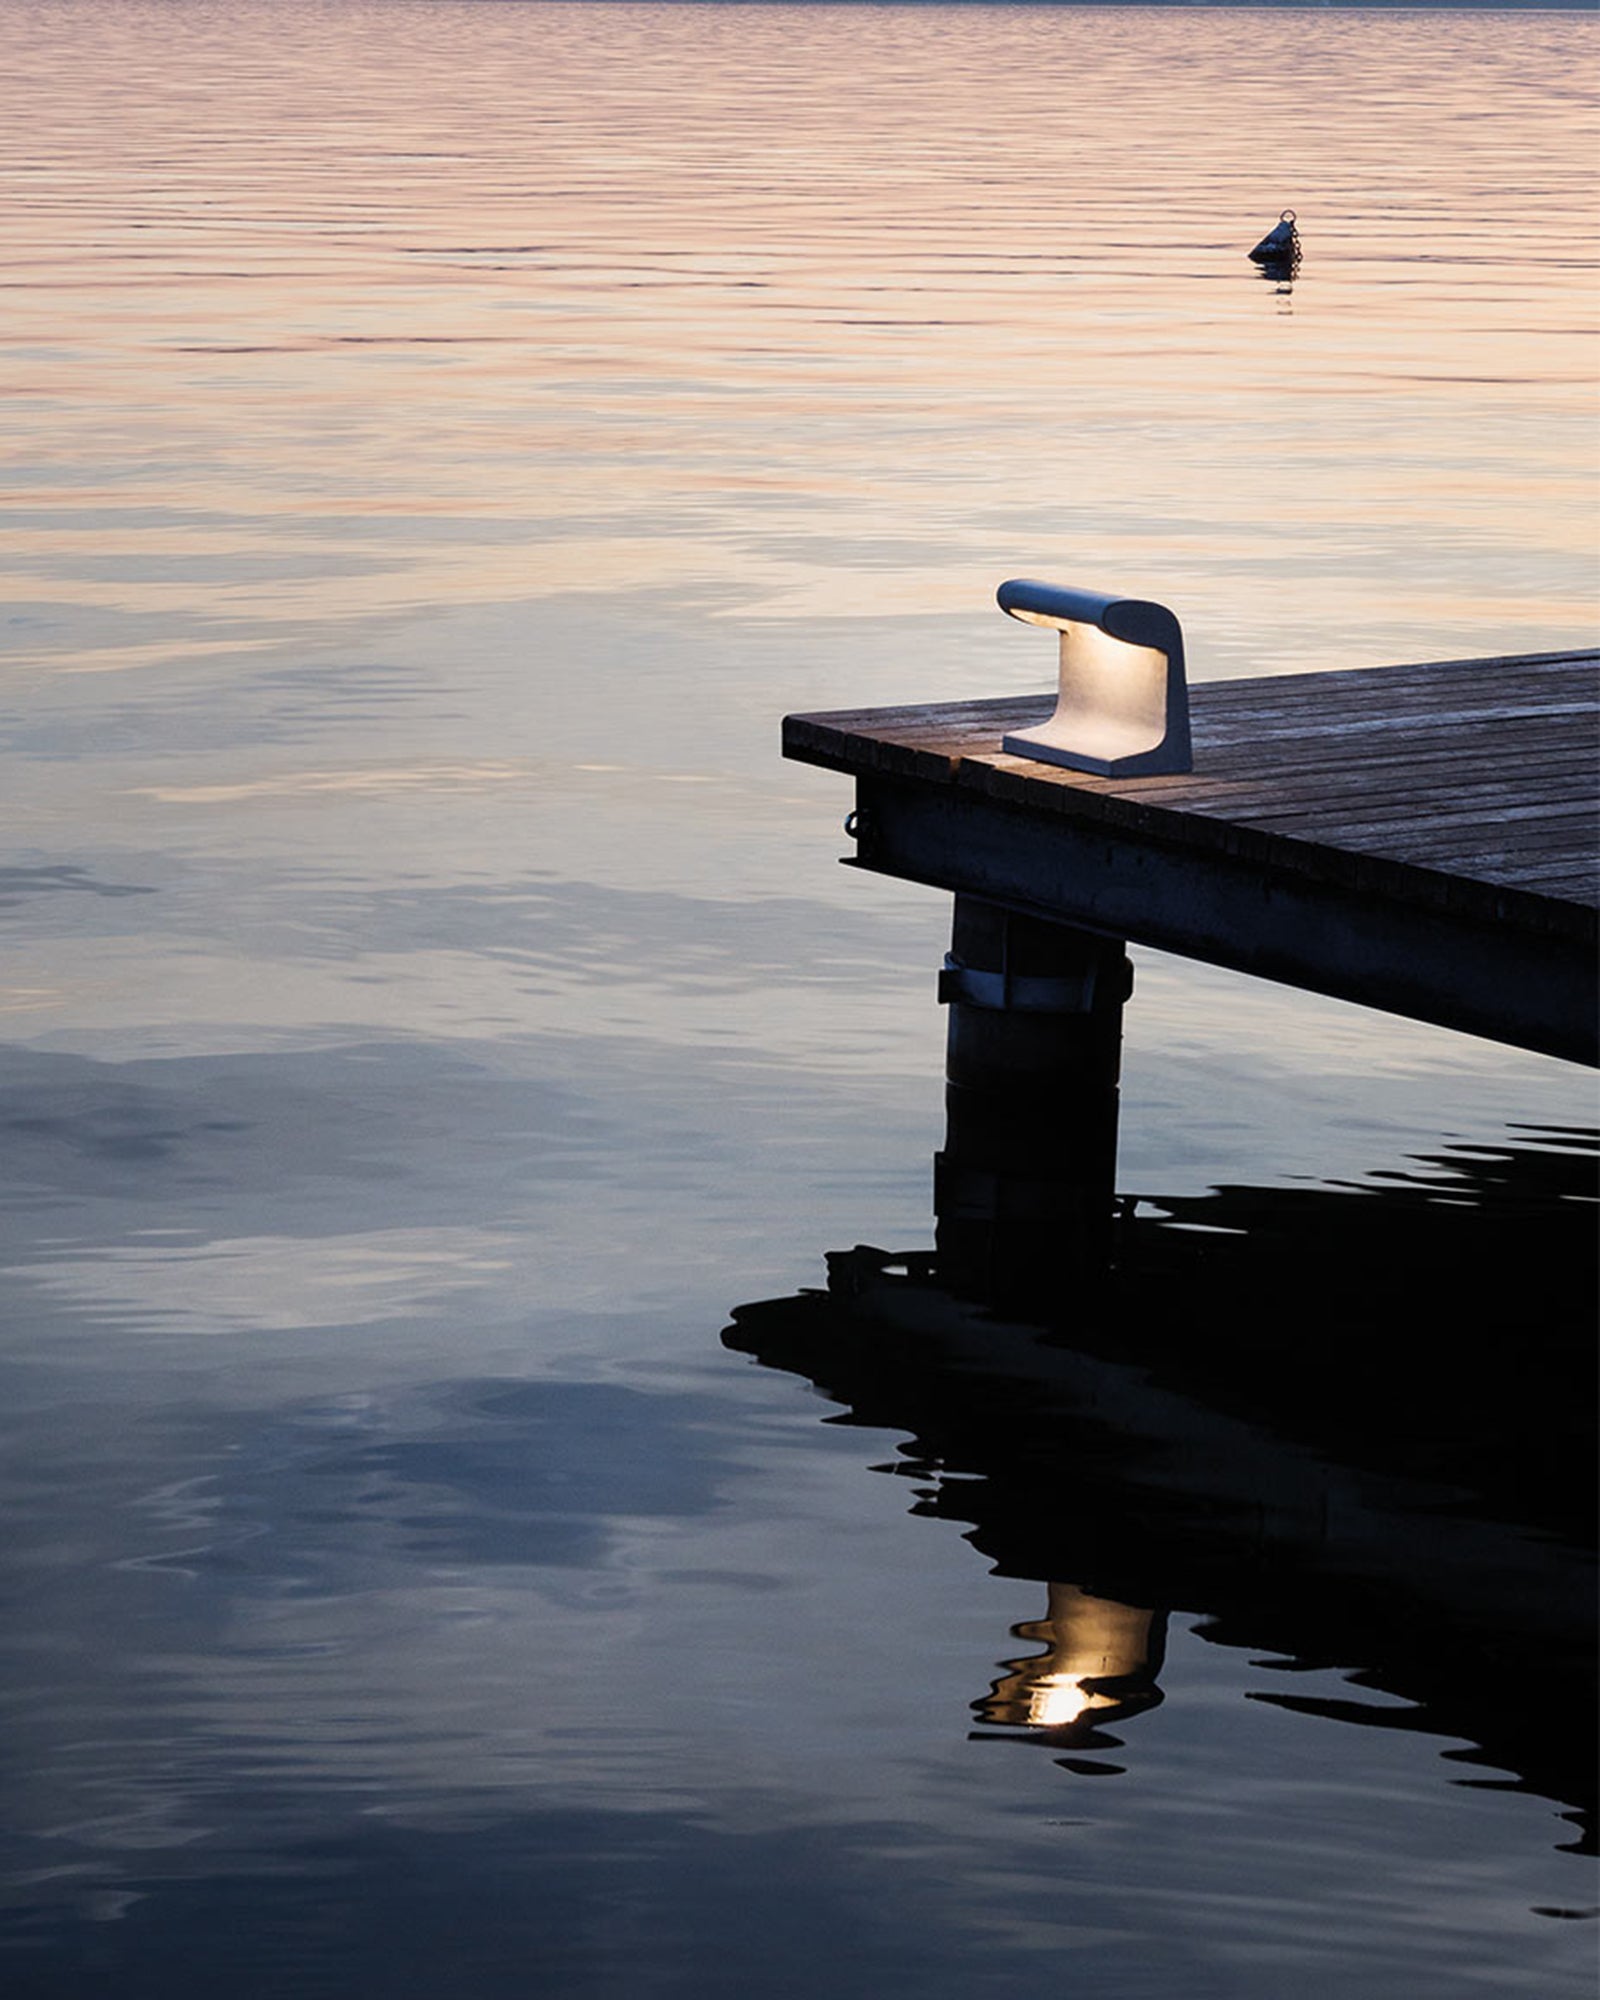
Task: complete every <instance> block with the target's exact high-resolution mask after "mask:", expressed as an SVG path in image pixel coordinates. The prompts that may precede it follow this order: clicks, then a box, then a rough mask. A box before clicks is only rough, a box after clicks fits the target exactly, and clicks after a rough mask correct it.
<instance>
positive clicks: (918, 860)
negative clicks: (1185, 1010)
mask: <svg viewBox="0 0 1600 2000" xmlns="http://www.w3.org/2000/svg"><path fill="white" fill-rule="evenodd" d="M1190 695H1191V716H1192V727H1193V734H1194V744H1195V768H1194V770H1193V771H1192V772H1186V773H1182V774H1173V775H1169V776H1162V777H1155V778H1144V779H1111V778H1098V777H1093V776H1090V775H1088V774H1084V773H1079V772H1072V771H1065V770H1062V769H1060V768H1059V767H1057V766H1053V765H1045V764H1039V763H1036V762H1034V761H1033V760H1032V759H1030V758H1025V757H1017V756H1013V755H1011V754H1009V753H1007V752H1005V751H1004V750H1002V749H1001V747H1000V744H1001V739H1002V737H1003V736H1004V735H1005V734H1006V733H1008V732H1010V731H1012V730H1016V729H1019V728H1026V727H1028V726H1030V725H1031V724H1033V723H1036V722H1039V721H1042V720H1044V719H1045V717H1047V716H1048V715H1049V713H1050V712H1051V709H1052V706H1053V700H1052V698H1051V697H1050V696H1039V695H1022V696H1008V697H1003V698H1000V699H996V700H989V701H982V700H967V701H959V702H945V703H937V704H927V705H923V706H919V707H914V708H895V709H857V710H851V711H843V712H839V713H834V714H827V715H811V716H793V717H790V718H789V719H788V720H787V722H786V723H785V738H784V741H785V752H786V754H787V755H789V756H791V757H797V758H799V759H801V760H802V761H805V762H809V763H814V764H819V765H822V766H824V767H825V768H831V769H834V770H839V771H843V772H847V773H850V774H852V775H854V776H855V777H856V779H857V781H858V791H859V801H860V803H861V804H862V805H863V807H866V808H870V810H871V811H872V813H873V814H875V815H876V816H877V817H878V818H879V819H882V818H883V816H884V815H885V814H886V813H887V814H888V815H889V817H890V818H891V819H893V821H894V824H895V828H896V829H897V832H898V833H903V834H904V835H905V837H906V838H907V839H908V840H912V841H913V846H912V848H908V849H906V850H905V851H901V850H900V849H897V848H896V846H895V842H894V840H893V839H890V840H888V841H887V842H880V845H879V849H878V853H877V857H876V858H874V856H873V854H872V853H870V852H869V853H865V854H863V856H862V857H861V858H862V862H863V865H865V866H868V867H882V868H883V869H884V871H885V872H889V873H907V874H910V875H912V876H913V878H914V879H918V880H933V881H942V879H943V878H941V877H940V876H939V875H938V873H937V872H936V870H937V868H938V867H940V866H942V867H944V868H945V870H946V872H947V873H948V875H949V880H948V882H947V883H945V884H944V885H945V886H950V887H954V888H957V889H958V890H960V889H962V888H965V889H966V890H967V891H968V892H972V893H993V894H996V895H999V894H1000V891H1001V890H1002V889H1004V888H1005V887H1006V885H1009V886H1010V892H1011V895H1012V898H1013V900H1014V901H1015V902H1016V904H1017V906H1018V907H1029V908H1033V909H1035V910H1038V911H1041V912H1042V913H1044V914H1047V915H1049V914H1055V915H1057V916H1059V917H1060V919H1061V920H1062V921H1077V922H1085V923H1088V924H1089V926H1090V927H1091V928H1095V927H1097V924H1099V925H1100V926H1101V927H1103V923H1104V922H1110V921H1113V920H1114V921H1115V922H1116V923H1117V924H1120V925H1124V926H1126V934H1127V935H1129V936H1133V937H1138V936H1140V935H1141V934H1144V935H1146V939H1147V941H1150V942H1162V941H1166V942H1167V943H1168V944H1169V946H1171V947H1172V948H1177V949H1186V950H1189V951H1191V952H1192V954H1193V955H1195V956H1198V957H1206V956H1209V957H1211V958H1213V959H1214V960H1215V961H1216V962H1218V963H1232V964H1246V965H1253V964H1254V963H1255V962H1256V961H1257V960H1260V961H1261V962H1262V967H1263V969H1265V967H1266V965H1267V963H1268V962H1270V963H1271V964H1272V965H1274V966H1279V967H1280V968H1281V967H1283V966H1287V967H1289V968H1290V969H1289V970H1288V971H1284V970H1282V969H1279V970H1277V971H1274V972H1273V973H1272V974H1271V976H1275V977H1291V978H1295V979H1297V981H1298V983H1301V984H1315V985H1318V986H1319V987H1320V990H1324V991H1330V992H1339V991H1344V992H1349V993H1352V994H1353V996H1354V997H1361V998H1367V999H1369V1000H1371V1002H1372V1004H1379V1005H1381V1004H1386V1003H1385V1002H1384V1000H1383V999H1382V998H1376V999H1373V998H1372V994H1371V992H1370V991H1369V989H1370V988H1371V987H1372V986H1373V984H1374V980H1377V983H1378V984H1380V985H1381V979H1380V978H1379V977H1378V975H1377V974H1374V975H1373V977H1372V978H1366V977H1365V975H1363V976H1361V977H1356V976H1355V975H1351V974H1348V973H1347V972H1346V971H1345V970H1344V969H1342V968H1341V967H1340V966H1338V965H1337V964H1336V963H1334V960H1333V956H1332V951H1333V947H1332V946H1331V945H1327V946H1323V945H1319V944H1318V943H1317V940H1316V934H1315V926H1314V925H1312V926H1311V927H1310V928H1309V929H1307V930H1306V932H1305V937H1304V939H1303V941H1302V943H1301V944H1299V945H1296V946H1295V947H1294V948H1293V949H1292V950H1291V949H1289V948H1288V947H1287V946H1286V947H1284V948H1283V949H1282V950H1279V949H1277V948H1276V947H1273V946H1271V945H1270V944H1267V943H1264V942H1263V941H1261V940H1253V939H1251V938H1250V937H1249V936H1247V935H1245V934H1244V932H1243V931H1241V930H1239V928H1238V927H1239V925H1240V924H1241V923H1243V922H1244V921H1245V920H1244V918H1243V917H1242V915H1241V914H1240V913H1241V911H1243V909H1244V908H1245V906H1246V904H1248V902H1249V899H1250V894H1251V886H1252V884H1259V885H1262V887H1263V888H1264V890H1265V891H1267V892H1270V893H1271V894H1276V895H1278V896H1280V897H1282V896H1293V897H1296V898H1300V899H1302V900H1305V901H1307V907H1308V908H1309V907H1310V905H1311V904H1317V905H1318V907H1322V906H1324V905H1325V906H1327V907H1328V908H1332V907H1333V906H1334V905H1335V904H1336V905H1337V907H1338V913H1339V914H1338V926H1337V928H1338V930H1339V936H1340V938H1341V939H1342V944H1341V945H1340V947H1339V948H1340V949H1342V950H1346V951H1354V952H1357V953H1359V951H1360V950H1361V947H1362V943H1363V937H1364V936H1365V935H1366V934H1367V933H1370V939H1369V941H1372V942H1373V949H1374V952H1375V953H1376V958H1375V961H1374V962H1375V963H1376V962H1377V960H1378V959H1382V960H1384V961H1385V963H1388V964H1390V968H1391V970H1390V973H1389V974H1388V975H1386V976H1388V977H1390V979H1391V982H1392V983H1393V984H1394V985H1395V990H1396V995H1397V997H1396V999H1395V1001H1394V1005H1395V1010H1396V1011H1400V1012H1412V1013H1418V1014H1420V1015H1421V1016H1422V1018H1440V1019H1449V1018H1451V1017H1450V1007H1449V1004H1448V1000H1447V997H1446V996H1443V995H1442V993H1440V992H1433V993H1432V996H1431V997H1429V998H1419V995H1418V993H1417V992H1416V991H1412V990H1410V986H1414V985H1415V984H1416V983H1417V982H1416V981H1415V980H1412V979H1411V974H1410V973H1409V972H1408V971H1407V970H1406V968H1405V965H1404V959H1405V949H1404V943H1403V934H1404V926H1405V925H1407V924H1409V925H1411V926H1412V928H1413V929H1417V927H1419V926H1421V927H1426V926H1427V925H1429V924H1434V923H1442V924H1444V925H1445V926H1446V927H1447V928H1450V927H1454V928H1453V930H1452V937H1453V938H1454V939H1455V942H1454V943H1453V944H1452V945H1451V947H1450V950H1451V951H1452V952H1454V953H1455V954H1456V957H1455V959H1454V960H1453V961H1452V962H1453V963H1455V964H1456V965H1457V975H1456V976H1458V977H1459V979H1460V981H1461V982H1462V984H1463V986H1474V987H1476V986H1481V987H1482V992H1481V993H1479V994H1478V997H1477V998H1475V999H1471V1000H1470V1001H1464V1002H1463V1005H1464V1007H1465V1011H1466V1015H1467V1016H1468V1017H1470V1018H1468V1019H1467V1021H1466V1024H1467V1025H1470V1026H1472V1027H1473V1028H1474V1031H1475V1032H1491V1033H1492V1032H1494V1029H1493V1027H1492V1026H1489V1027H1486V1026H1484V1025H1483V1021H1484V1020H1485V1019H1486V1018H1487V1010H1488V1006H1489V996H1490V995H1491V994H1492V990H1493V981H1492V980H1490V981H1488V982H1487V983H1485V982H1484V981H1481V980H1479V979H1478V976H1477V972H1476V970H1475V969H1473V967H1472V965H1471V949H1472V948H1476V949H1478V950H1480V951H1481V952H1483V953H1487V954H1488V955H1489V956H1490V957H1491V958H1493V957H1494V956H1495V954H1497V953H1498V954H1499V955H1500V956H1501V957H1502V958H1506V960H1507V963H1508V964H1509V962H1510V958H1511V957H1515V955H1516V952H1518V951H1521V952H1524V954H1525V955H1526V953H1529V952H1531V953H1533V954H1534V958H1537V957H1538V954H1539V953H1546V954H1547V955H1548V953H1549V952H1555V953H1556V955H1557V959H1558V960H1559V964H1557V963H1556V961H1551V962H1550V963H1549V964H1546V963H1545V960H1543V959H1540V960H1539V961H1538V962H1539V966H1540V968H1542V969H1541V970H1539V971H1538V972H1537V973H1536V972H1535V971H1534V970H1533V966H1534V959H1533V958H1530V959H1528V960H1527V963H1526V965H1524V967H1523V974H1522V975H1520V976H1526V977H1529V978H1532V977H1539V978H1546V979H1554V980H1556V981H1557V983H1558V984H1559V983H1561V982H1565V984H1564V986H1563V991H1564V992H1565V994H1566V996H1567V997H1566V1000H1565V1001H1563V1002H1562V1004H1563V1005H1564V1006H1566V1007H1567V1008H1568V1010H1569V1012H1571V1011H1572V1010H1573V1009H1577V1010H1578V1011H1579V1012H1581V1011H1582V997H1583V995H1584V994H1585V993H1587V994H1588V996H1589V999H1590V1003H1591V1005H1592V1000H1593V993H1594V970H1593V954H1594V952H1595V950H1596V923H1595V911H1596V907H1597V906H1600V652H1595V651H1591V650H1587V649H1579V650H1567V651H1563V652H1558V653H1546V654H1529V655H1525V656H1516V655H1497V656H1494V657H1491V658H1487V659H1478V660H1468V661H1439V662H1427V663H1423V664H1421V665H1412V666H1398V667H1384V668H1361V669H1355V670H1351V671H1340V672H1330V673H1320V674H1285V675H1273V676H1266V677H1262V678H1259V679H1254V680H1238V681H1222V682H1209V683H1201V684H1199V685H1196V686H1194V687H1193V688H1191V690H1190ZM941 800H942V801H943V802H944V803H943V804H941V803H940V801H941ZM958 827H959V828H960V829H961V835H960V837H961V838H962V839H965V840H967V841H968V842H969V843H971V846H972V854H973V855H974V856H976V855H979V854H980V853H981V861H980V860H979V859H974V858H972V857H971V856H969V855H967V854H965V853H964V852H963V851H962V850H961V848H960V847H959V845H958V844H956V832H957V829H958ZM916 842H921V843H922V847H917V846H916V845H915V843H916ZM924 850H926V851H924ZM935 850H937V851H938V853H939V854H941V855H943V857H944V859H943V860H942V861H936V860H935V859H934V858H932V857H933V855H934V851H935ZM1013 850H1016V851H1015V852H1014V851H1013ZM1134 860H1137V861H1138V863H1139V865H1140V866H1142V867H1143V868H1144V869H1145V870H1146V872H1147V873H1148V874H1149V876H1150V879H1151V880H1152V881H1155V880H1156V879H1157V878H1158V877H1159V878H1160V879H1161V880H1162V881H1163V882H1164V883H1166V887H1165V888H1164V889H1163V890H1162V891H1161V896H1166V898H1167V901H1166V903H1165V904H1163V905H1162V907H1161V908H1160V909H1157V908H1156V907H1155V906H1156V904H1157V903H1159V902H1160V901H1161V896H1158V895H1155V893H1154V892H1152V898H1153V900H1152V904H1151V909H1150V912H1149V913H1148V922H1147V923H1146V924H1145V930H1144V932H1143V933H1141V929H1140V924H1141V921H1143V920H1142V919H1141V914H1140V905H1139V898H1138V890H1137V869H1134V870H1133V873H1132V874H1130V873H1129V869H1130V866H1131V864H1132V862H1133V861H1134ZM985 871H987V872H985ZM1169 875H1170V877H1171V880H1170V881H1168V879H1167V878H1168V876H1169ZM980 876H982V877H983V881H982V882H980V881H979V880H978V878H979V877H980ZM983 882H987V884H988V888H987V889H985V888H984V886H983ZM1101 891H1103V892H1104V897H1103V900H1104V908H1103V909H1102V908H1101V907H1100V905H1099V904H1098V903H1097V901H1096V898H1097V896H1099V895H1100V894H1101ZM1184 895H1187V896H1189V897H1190V899H1191V900H1192V901H1195V902H1196V907H1197V908H1198V907H1199V905H1200V904H1201V903H1203V902H1204V901H1205V898H1206V897H1207V896H1213V895H1214V896H1215V897H1216V898H1219V899H1220V901H1219V902H1218V911H1219V913H1220V912H1221V911H1222V909H1223V906H1224V905H1226V908H1227V911H1228V912H1229V914H1227V915H1226V916H1224V915H1222V914H1218V915H1217V917H1216V919H1215V920H1216V922H1217V923H1219V924H1221V925H1222V926H1223V929H1224V931H1227V929H1228V926H1229V925H1232V926H1233V927H1234V929H1233V931H1230V932H1228V934H1227V935H1220V934H1219V935H1218V936H1217V937H1215V938H1212V937H1210V936H1209V935H1208V934H1207V933H1206V932H1205V931H1204V929H1203V928H1200V927H1197V925H1196V924H1193V923H1191V922H1190V920H1189V917H1188V916H1187V915H1186V914H1185V912H1184V909H1183V908H1182V897H1183V896H1184ZM1001 899H1003V897H1002V898H1001ZM1319 899H1320V900H1319ZM1097 912H1098V914H1097ZM1363 924H1365V926H1366V932H1365V933H1364V932H1363ZM1397 925H1399V926H1400V927H1401V928H1400V930H1399V931H1396V929H1395V927H1396V926H1397ZM1457 933H1459V935H1457ZM1329 935H1330V937H1331V936H1332V932H1330V934H1329ZM1441 936H1442V933H1441ZM1469 937H1470V938H1472V939H1475V940H1476V945H1475V947H1472V948H1469V946H1468V945H1467V943H1465V942H1464V941H1465V940H1467V939H1468V938H1469ZM1174 939H1179V940H1181V941H1180V942H1178V943H1176V944H1174V943H1173V940H1174ZM1378 940H1382V942H1381V948H1380V946H1379V944H1378V943H1377V942H1376V941H1378ZM1513 947H1514V949H1513ZM1433 948H1434V947H1433V946H1431V945H1430V947H1429V949H1430V950H1432V949H1433ZM1438 952H1439V953H1440V954H1443V955H1442V956H1439V967H1442V966H1443V965H1444V963H1445V959H1446V958H1448V957H1449V953H1447V952H1445V951H1444V947H1443V946H1442V944H1441V945H1439V946H1438ZM1296 954H1298V956H1297V955H1296ZM1508 954H1509V956H1508ZM1562 954H1565V956H1562ZM1585 954H1587V956H1585ZM1319 955H1320V956H1319ZM1439 977H1443V974H1442V972H1440V971H1439V969H1438V967H1436V968H1435V971H1434V972H1430V973H1429V974H1428V975H1427V978H1428V979H1434V981H1435V985H1437V980H1438V978H1439ZM1418 978H1419V979H1420V978H1421V975H1420V974H1419V975H1418ZM1408 981H1409V982H1410V985H1409V986H1408ZM1422 984H1424V985H1426V984H1427V979H1422ZM1357 989H1359V990H1357ZM1551 1004H1552V1005H1554V1003H1553V1002H1552V1003H1551ZM1430 1007H1431V1008H1432V1009H1433V1011H1432V1012H1429V1011H1428V1010H1429V1008H1430ZM1535 1011H1536V1010H1535ZM1530 1019H1531V1016H1530ZM1519 1032H1521V1031H1516V1030H1513V1031H1512V1032H1509V1033H1507V1034H1506V1036H1505V1039H1518V1038H1519ZM1586 1032H1587V1041H1588V1042H1592V1040H1593V1030H1592V1026H1591V1028H1590V1029H1589V1030H1587V1031H1586ZM1574 1033H1576V1030H1574ZM1530 1035H1531V1036H1533V1037H1534V1039H1528V1036H1530ZM1541 1035H1542V1036H1544V1039H1543V1040H1540V1039H1538V1037H1539V1036H1541ZM1521 1038H1522V1040H1523V1045H1525V1046H1551V1047H1554V1046H1556V1044H1555V1043H1553V1042H1552V1041H1551V1040H1550V1038H1549V1034H1548V1033H1547V1031H1546V1029H1545V1028H1543V1027H1528V1028H1527V1029H1526V1031H1525V1032H1521ZM1558 1039H1560V1038H1558ZM1578 1039H1580V1040H1583V1039H1585V1037H1584V1036H1579V1037H1578ZM1571 1040H1572V1036H1570V1035H1569V1036H1567V1038H1566V1041H1567V1042H1570V1041H1571ZM1557 1052H1560V1053H1566V1052H1568V1048H1567V1046H1566V1042H1563V1043H1562V1046H1561V1047H1559V1048H1558V1049H1557Z"/></svg>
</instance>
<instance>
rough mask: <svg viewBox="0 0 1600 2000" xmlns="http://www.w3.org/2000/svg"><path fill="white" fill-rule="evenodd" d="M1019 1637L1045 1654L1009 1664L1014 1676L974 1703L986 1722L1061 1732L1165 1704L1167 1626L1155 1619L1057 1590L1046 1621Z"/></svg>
mask: <svg viewBox="0 0 1600 2000" xmlns="http://www.w3.org/2000/svg"><path fill="white" fill-rule="evenodd" d="M1014 1630H1015V1632H1016V1636H1017V1637H1018V1638H1019V1639H1036V1640H1039V1641H1040V1642H1042V1644H1043V1645H1044V1646H1045V1648H1046V1651H1044V1652H1042V1653H1036V1654H1035V1655H1034V1656H1033V1658H1032V1659H1028V1660H1013V1661H1012V1662H1011V1663H1010V1664H1011V1672H1010V1673H1009V1674H1007V1675H1006V1676H1005V1678H1004V1679H1003V1680H1000V1681H997V1682H996V1683H995V1685H994V1687H993V1689H992V1691H991V1692H990V1694H989V1696H988V1699H987V1700H985V1701H982V1702H980V1703H978V1704H977V1706H978V1711H979V1713H980V1714H981V1715H982V1717H983V1719H984V1721H985V1722H990V1723H1002V1724H1004V1723H1010V1724H1011V1725H1012V1726H1013V1727H1021V1728H1030V1729H1063V1728H1065V1727H1067V1726H1068V1725H1070V1724H1072V1723H1074V1722H1082V1721H1085V1720H1087V1721H1088V1722H1089V1723H1090V1724H1091V1725H1092V1724H1093V1723H1094V1722H1096V1721H1106V1722H1112V1721H1120V1720H1122V1719H1124V1718H1125V1717H1127V1716H1129V1715H1137V1714H1138V1713H1139V1711H1140V1710H1141V1709H1146V1708H1153V1707H1154V1706H1155V1704H1156V1703H1157V1702H1159V1701H1160V1699H1161V1695H1160V1692H1159V1690H1158V1689H1157V1687H1156V1684H1155V1677H1156V1674H1157V1673H1158V1672H1159V1671H1160V1667H1161V1659H1162V1653H1163V1650H1164V1648H1163V1644H1162V1639H1163V1634H1164V1630H1165V1620H1164V1617H1163V1616H1162V1615H1161V1614H1159V1613H1157V1612H1154V1611H1146V1610H1143V1609H1142V1608H1140V1607H1139V1606H1137V1605H1133V1604H1118V1603H1117V1602H1116V1601H1115V1600H1114V1599H1112V1598H1109V1597H1095V1596H1092V1595H1091V1594H1090V1593H1089V1592H1088V1591H1086V1590H1081V1589H1079V1588H1078V1586H1077V1585H1076V1584H1070V1583H1052V1584H1051V1585H1050V1608H1049V1612H1048V1615H1047V1616H1045V1617H1043V1618H1038V1619H1034V1620H1031V1621H1030V1622H1029V1623H1028V1624H1026V1625H1018V1626H1016V1627H1015V1628H1014Z"/></svg>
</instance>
